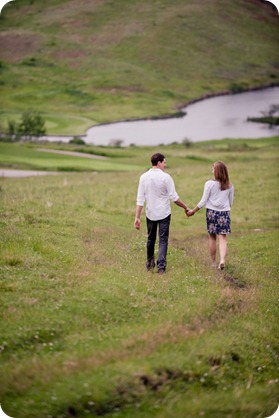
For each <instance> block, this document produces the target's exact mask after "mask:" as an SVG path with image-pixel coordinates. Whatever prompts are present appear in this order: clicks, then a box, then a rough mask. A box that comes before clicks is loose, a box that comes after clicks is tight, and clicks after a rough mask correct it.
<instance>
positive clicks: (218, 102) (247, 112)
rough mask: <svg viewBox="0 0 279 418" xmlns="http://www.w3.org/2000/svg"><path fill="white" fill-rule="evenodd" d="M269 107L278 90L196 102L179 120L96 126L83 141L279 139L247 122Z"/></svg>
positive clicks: (276, 130)
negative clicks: (272, 137)
mask: <svg viewBox="0 0 279 418" xmlns="http://www.w3.org/2000/svg"><path fill="white" fill-rule="evenodd" d="M272 104H279V87H270V88H265V89H261V90H255V91H249V92H243V93H237V94H231V95H222V96H218V97H212V98H208V99H205V100H201V101H197V102H195V103H193V104H190V105H188V106H187V107H185V108H184V109H182V111H183V112H186V115H185V116H183V117H179V118H169V119H157V120H138V121H126V122H116V123H110V124H104V125H96V126H93V127H91V128H89V129H88V130H87V132H86V135H85V136H84V137H83V139H84V140H85V141H86V143H90V144H95V145H110V144H111V141H113V140H115V139H120V140H122V141H123V142H122V145H124V146H128V145H131V144H134V145H160V144H165V145H167V144H170V143H172V142H182V141H183V140H184V139H185V138H187V139H188V140H190V141H192V142H197V141H206V140H210V139H223V138H264V137H271V136H276V135H279V127H278V126H276V127H272V128H270V127H269V125H267V124H260V123H255V122H248V121H247V118H248V117H258V116H262V112H265V111H268V110H269V107H270V105H272ZM53 138H54V137H53ZM67 138H68V139H71V137H70V138H69V137H67ZM49 139H50V140H51V138H49ZM60 139H61V137H60ZM61 140H63V139H61Z"/></svg>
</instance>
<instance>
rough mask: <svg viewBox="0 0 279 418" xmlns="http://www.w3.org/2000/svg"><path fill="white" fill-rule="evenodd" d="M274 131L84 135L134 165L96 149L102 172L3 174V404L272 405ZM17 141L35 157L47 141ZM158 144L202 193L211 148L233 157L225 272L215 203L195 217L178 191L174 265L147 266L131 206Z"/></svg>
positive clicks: (210, 415)
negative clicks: (113, 145)
mask: <svg viewBox="0 0 279 418" xmlns="http://www.w3.org/2000/svg"><path fill="white" fill-rule="evenodd" d="M278 142H279V138H278V137H277V138H271V139H263V140H247V141H245V140H233V141H231V140H224V141H210V142H207V143H198V144H193V145H191V146H190V147H189V148H186V147H183V146H182V145H172V146H165V147H162V148H161V149H157V148H156V149H155V148H151V147H150V148H148V147H143V148H137V147H130V148H125V149H124V148H122V149H116V150H113V149H109V148H108V149H107V148H106V149H104V148H96V147H88V146H87V147H84V151H86V152H89V151H92V152H95V153H98V152H99V153H104V150H105V151H106V152H107V153H108V155H107V156H108V157H109V158H108V160H106V162H107V163H108V162H111V164H114V161H116V162H117V164H118V165H122V166H123V167H124V166H125V164H126V165H127V166H128V167H129V169H130V166H131V165H132V166H134V167H135V169H134V170H133V171H129V173H127V171H126V172H125V171H114V172H113V173H112V172H101V171H98V170H95V167H94V171H92V170H91V169H90V167H89V166H88V165H87V166H86V170H88V171H91V172H86V173H83V172H67V173H63V172H61V173H60V174H59V175H57V176H51V177H48V176H46V177H33V178H24V179H7V178H2V179H0V196H1V200H0V202H1V203H0V205H1V206H0V212H1V218H0V219H1V220H0V222H1V259H0V273H1V281H0V285H1V313H2V321H1V342H0V351H1V377H0V381H1V383H0V399H1V401H0V402H1V406H2V408H3V410H4V411H5V412H6V414H8V415H9V416H11V417H14V418H27V417H28V418H38V417H40V418H69V417H79V418H83V417H90V416H104V417H108V418H110V417H111V418H112V417H118V418H128V417H129V418H130V417H131V416H133V417H135V418H145V417H156V418H172V417H173V418H177V417H179V418H180V417H181V418H186V417H187V418H197V417H205V418H244V417H245V418H265V417H268V416H270V415H272V414H273V412H274V411H275V409H276V407H277V405H278V241H279V236H278V175H279V170H278ZM11 146H13V147H14V150H15V151H14V153H12V152H11V150H9V147H11ZM18 146H19V145H7V144H4V145H3V144H1V147H2V152H1V155H2V156H1V166H7V165H8V164H12V163H14V164H15V166H18V164H19V161H18V157H17V155H18V152H17V151H16V150H17V147H18ZM5 147H6V151H5V152H6V154H5V152H4V148H5ZM21 147H22V149H21V152H20V154H21V155H23V156H26V160H25V162H24V164H26V161H27V159H28V158H29V157H30V155H31V154H28V155H27V154H25V152H26V153H31V152H33V153H34V154H36V153H37V151H36V149H34V148H33V147H34V146H33V145H32V146H27V145H25V146H24V145H22V146H21ZM52 147H54V145H53V144H52ZM23 149H24V151H23ZM68 149H72V148H70V146H68ZM79 150H81V148H79ZM155 151H161V152H163V153H164V154H165V155H166V158H167V164H168V172H169V173H170V174H171V175H172V176H173V178H174V180H175V183H176V188H177V191H178V193H179V195H180V197H181V198H182V199H183V200H184V201H185V202H186V203H187V204H188V205H189V206H190V207H193V206H194V205H195V204H196V203H197V202H198V200H199V199H200V197H201V194H202V191H203V184H204V182H205V181H206V180H207V179H209V178H210V177H211V165H212V162H214V161H215V160H217V159H222V160H223V161H225V162H226V163H227V164H228V167H229V171H230V175H231V180H232V181H233V184H234V186H235V203H234V206H233V210H232V232H233V233H232V235H231V236H230V237H229V240H228V259H227V268H226V271H225V273H223V272H219V271H218V270H216V271H215V270H213V269H212V268H211V267H210V261H209V255H208V242H207V233H206V230H205V219H204V218H205V214H204V210H203V211H200V212H199V213H197V214H196V215H195V216H194V217H193V218H190V219H187V218H186V217H185V215H184V213H183V211H182V210H181V209H180V208H178V207H176V206H175V205H173V206H172V214H173V216H172V224H171V233H170V245H169V252H168V268H167V274H166V275H165V276H164V277H163V278H161V277H160V278H159V277H158V275H157V274H156V273H153V274H152V273H147V272H146V271H145V264H144V263H145V242H146V232H145V227H144V218H143V219H142V220H143V228H142V230H140V231H136V230H135V229H134V228H133V220H134V213H135V198H136V190H137V185H138V179H139V175H140V174H141V173H142V172H144V171H145V170H146V168H148V167H149V158H150V155H151V154H152V153H153V152H155ZM12 154H13V155H14V161H12V159H11V158H10V155H12ZM3 155H6V156H7V159H6V164H4V163H5V158H4V157H3ZM28 156H29V157H28ZM39 157H40V156H38V155H37V154H36V158H35V157H34V158H35V161H36V168H37V169H39V168H40V164H39V162H40V161H41V168H42V169H46V168H50V167H49V165H48V161H49V159H48V158H45V160H43V159H41V160H40V159H39ZM51 158H54V156H53V155H52V157H51ZM63 158H64V159H66V157H63ZM67 158H69V159H70V160H71V162H70V163H69V166H71V167H74V164H73V161H72V160H73V157H67ZM78 160H79V158H78ZM83 160H84V161H86V159H83ZM91 161H93V160H90V161H89V160H88V161H87V164H89V163H90V164H91ZM93 163H94V164H95V162H93ZM77 164H81V162H78V163H77ZM84 164H85V163H84ZM59 167H61V161H60V160H59V161H58V160H56V169H57V170H58V169H59ZM75 167H78V165H77V166H75ZM54 168H55V164H54V163H53V164H52V165H51V169H54Z"/></svg>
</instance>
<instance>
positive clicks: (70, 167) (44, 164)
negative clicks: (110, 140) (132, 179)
mask: <svg viewBox="0 0 279 418" xmlns="http://www.w3.org/2000/svg"><path fill="white" fill-rule="evenodd" d="M41 148H44V149H45V151H40V149H41ZM48 148H49V149H50V150H52V149H53V145H52V146H49V145H48V144H47V145H45V144H44V145H41V144H40V143H39V142H38V143H37V144H36V145H35V146H34V145H32V144H31V145H30V144H27V145H26V144H22V143H16V144H11V143H5V142H2V143H1V142H0V166H2V167H3V168H4V167H5V168H12V169H31V170H46V171H89V172H90V171H91V172H92V171H131V170H135V169H136V167H137V168H138V169H140V166H135V165H132V164H128V163H127V162H126V163H125V164H122V162H119V157H118V155H117V151H115V152H114V151H113V150H112V151H111V152H109V151H107V152H106V151H102V150H99V151H97V154H104V156H105V154H106V153H108V155H109V156H110V158H108V159H107V160H98V159H96V160H95V159H91V158H85V157H78V156H69V155H67V156H65V155H62V154H54V153H51V152H50V153H48V152H47V150H48ZM56 149H57V150H58V151H63V150H65V151H67V150H68V151H83V153H85V154H86V153H87V152H88V154H90V153H91V154H94V148H93V151H92V147H80V148H79V147H77V146H70V145H67V144H65V145H64V146H57V145H56ZM113 157H116V158H113Z"/></svg>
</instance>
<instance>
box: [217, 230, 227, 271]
mask: <svg viewBox="0 0 279 418" xmlns="http://www.w3.org/2000/svg"><path fill="white" fill-rule="evenodd" d="M218 237H219V252H220V266H223V268H224V266H225V259H226V254H227V235H219V236H218Z"/></svg>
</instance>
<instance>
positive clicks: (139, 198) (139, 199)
mask: <svg viewBox="0 0 279 418" xmlns="http://www.w3.org/2000/svg"><path fill="white" fill-rule="evenodd" d="M144 202H145V193H144V180H143V179H142V177H140V180H139V187H138V194H137V206H143V205H144Z"/></svg>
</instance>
